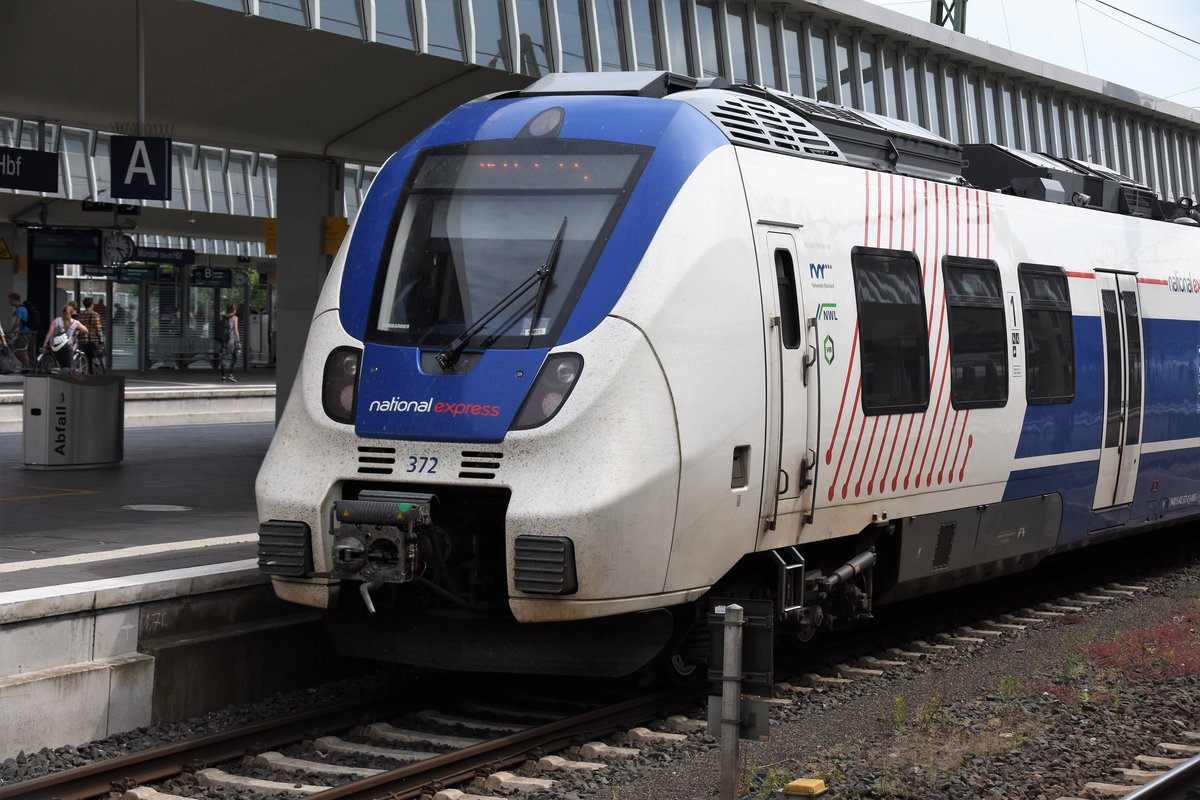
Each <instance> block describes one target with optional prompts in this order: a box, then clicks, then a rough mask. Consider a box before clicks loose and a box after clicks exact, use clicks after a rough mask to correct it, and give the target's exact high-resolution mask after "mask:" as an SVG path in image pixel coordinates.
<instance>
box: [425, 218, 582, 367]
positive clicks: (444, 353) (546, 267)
mask: <svg viewBox="0 0 1200 800" xmlns="http://www.w3.org/2000/svg"><path fill="white" fill-rule="evenodd" d="M566 230H567V218H566V217H563V221H562V225H560V226H559V228H558V235H557V236H555V237H554V242H553V243H552V244H551V245H550V253H549V255H547V256H546V263H545V264H542V265H541V266H540V267H538V268H537V269H536V270H534V271H533V274H532V275H530V276H529V277H528V278H526V279H525V280H523V281H521V283H520V285H519V286H517V288H515V289H513V290H512V291H511V292H509V293H508V294H507V295H505V296H504V297H503V298H502V299H501V300H500V302H498V303H496V305H494V306H492V307H491V308H490V309H488V310H487V312H486V313H485V314H484V315H483V316H482V317H480V318H479V319H478V320H477V321H476V322H475V324H473V325H471V327H469V328H467V329H466V330H465V331H463V332H462V333H460V334H459V335H458V336H456V337H454V341H452V342H450V344H448V345H446V346H445V347H444V348H443V349H442V350H440V351H439V352H438V354H437V355H436V356H434V359H435V360H436V361H437V363H438V365H439V366H441V368H442V371H443V372H450V371H452V370H453V369H454V365H455V364H457V363H458V359H459V358H461V357H462V352H463V350H465V349H466V347H467V343H468V342H470V341H471V339H472V337H474V336H475V334H477V333H479V332H480V331H481V330H483V329H484V328H486V327H487V326H488V325H489V324H491V322H492V320H494V319H495V318H496V317H498V316H500V314H501V312H503V311H504V309H506V308H508V307H509V306H511V305H512V304H513V303H514V302H516V300H517V298H518V297H520V296H521V295H523V294H525V292H527V291H529V288H530V287H531V286H533V285H534V284H541V288H540V289H539V290H538V296H537V300H536V301H535V303H534V305H535V308H534V318H533V319H532V320H531V321H530V323H529V331H530V341H532V339H533V330H534V325H536V323H537V314H538V313H540V312H541V307H542V304H543V303H544V302H545V299H546V284H547V283H548V282H549V280H550V277H551V276H552V275H554V268H555V266H557V264H558V253H559V251H560V250H561V249H562V242H563V235H564V234H565V233H566ZM511 324H512V320H509V322H508V323H507V324H506V325H504V326H503V327H502V328H501V330H500V331H497V332H496V333H494V334H492V335H491V336H489V337H488V338H487V340H486V341H485V342H484V345H483V346H484V348H485V349H486V348H487V346H488V345H490V344H491V343H492V342H494V341H495V340H496V337H497V336H499V335H500V333H501V332H503V331H504V330H507V329H508V326H509V325H511Z"/></svg>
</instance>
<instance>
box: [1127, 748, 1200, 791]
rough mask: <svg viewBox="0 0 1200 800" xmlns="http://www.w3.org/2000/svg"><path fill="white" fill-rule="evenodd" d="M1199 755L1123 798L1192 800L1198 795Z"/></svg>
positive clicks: (1199, 777) (1199, 780)
mask: <svg viewBox="0 0 1200 800" xmlns="http://www.w3.org/2000/svg"><path fill="white" fill-rule="evenodd" d="M1198 786H1200V756H1193V757H1192V758H1189V759H1188V760H1187V761H1185V762H1183V763H1182V764H1180V765H1179V766H1177V767H1174V768H1173V769H1171V770H1169V771H1168V772H1165V773H1163V774H1162V775H1159V776H1158V777H1157V778H1155V779H1154V780H1152V781H1150V782H1149V783H1146V784H1142V785H1141V786H1139V787H1138V788H1137V789H1135V790H1133V791H1132V792H1130V793H1129V794H1127V795H1125V797H1124V799H1123V800H1192V798H1196V797H1200V793H1198V792H1197V791H1196V787H1198Z"/></svg>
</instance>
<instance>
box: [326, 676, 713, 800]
mask: <svg viewBox="0 0 1200 800" xmlns="http://www.w3.org/2000/svg"><path fill="white" fill-rule="evenodd" d="M705 691H706V687H705V686H700V687H691V686H689V687H675V688H672V689H667V690H663V691H659V692H656V693H655V694H652V695H648V696H646V697H640V698H635V699H632V700H626V701H623V702H620V703H617V704H615V705H611V706H607V707H605V708H600V709H596V710H594V711H588V712H586V713H583V714H578V715H576V716H573V717H566V718H564V719H561V720H558V721H556V722H552V723H549V724H547V725H539V726H537V727H535V728H530V729H528V730H525V731H521V732H519V733H516V734H513V735H511V736H505V737H503V738H500V739H493V740H490V741H487V742H483V743H481V744H477V745H472V746H471V747H467V748H464V749H462V750H456V751H454V752H453V753H446V754H444V755H440V756H435V757H434V758H430V759H426V760H424V761H419V762H417V763H415V764H409V765H407V766H404V767H401V768H399V769H394V770H391V771H389V772H384V773H381V774H379V775H374V776H372V777H370V778H366V779H365V780H361V781H355V782H354V783H348V784H345V785H344V786H339V787H336V788H333V789H329V790H327V791H324V792H318V793H317V794H314V795H310V797H311V798H312V800H380V799H381V798H387V799H388V800H403V798H410V797H417V796H419V795H421V794H422V793H424V792H426V791H428V790H429V787H430V786H431V785H435V784H436V785H439V786H444V785H450V784H455V783H463V782H465V781H468V780H470V779H471V778H473V777H475V775H476V774H477V773H478V772H479V771H480V770H484V769H486V770H489V771H495V770H497V769H500V768H502V767H507V766H511V765H513V764H519V763H522V762H523V761H525V760H527V759H528V758H529V752H530V751H531V750H538V749H544V750H561V749H563V748H565V747H568V746H569V745H571V744H572V743H575V742H576V741H578V740H580V739H582V738H595V737H599V736H605V735H608V734H609V733H611V732H612V731H614V730H617V729H618V728H620V727H623V726H625V725H628V724H631V723H633V722H641V721H643V720H648V719H652V718H654V717H656V716H659V715H661V714H662V712H663V711H665V710H671V711H675V710H678V709H680V708H683V707H687V706H691V705H695V704H696V702H697V701H698V700H699V699H700V698H701V697H702V696H703V695H704V693H705Z"/></svg>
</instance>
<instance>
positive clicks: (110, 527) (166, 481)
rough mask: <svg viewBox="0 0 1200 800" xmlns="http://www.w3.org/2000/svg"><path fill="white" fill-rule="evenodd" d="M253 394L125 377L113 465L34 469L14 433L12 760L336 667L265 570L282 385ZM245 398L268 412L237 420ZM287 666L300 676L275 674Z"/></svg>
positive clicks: (1, 476)
mask: <svg viewBox="0 0 1200 800" xmlns="http://www.w3.org/2000/svg"><path fill="white" fill-rule="evenodd" d="M5 377H6V378H7V380H4V381H3V382H0V403H3V404H4V405H5V406H11V407H15V408H16V409H17V410H18V416H17V418H18V420H20V416H19V411H20V409H21V408H22V405H23V403H22V401H23V386H22V380H21V379H20V378H19V377H17V379H16V380H13V378H12V376H5ZM238 380H239V383H237V384H232V385H230V384H222V383H221V381H220V376H219V374H217V373H215V372H200V371H187V372H182V373H176V372H174V371H171V372H169V373H166V374H162V375H159V374H156V373H151V374H145V373H140V374H138V373H133V374H129V375H127V376H126V419H125V422H126V429H125V433H124V452H123V459H122V461H121V462H120V464H118V465H115V466H106V467H98V468H93V469H65V470H44V469H36V470H35V469H28V468H26V467H25V465H24V463H23V462H24V441H23V434H22V432H21V430H20V426H19V424H18V426H17V429H16V430H8V431H7V432H0V717H3V718H4V719H5V720H6V722H10V723H12V724H11V725H2V726H0V759H3V758H7V757H10V756H12V755H15V754H16V753H17V752H19V751H20V750H25V751H26V752H29V751H30V749H31V748H32V749H37V748H39V747H42V746H49V747H54V746H58V745H62V744H78V743H81V742H84V741H89V740H92V739H98V738H103V737H105V736H107V735H112V734H115V733H118V732H122V731H128V730H131V729H133V728H135V727H139V726H142V725H147V724H151V723H153V722H163V721H172V720H179V719H185V718H188V717H189V716H193V715H195V714H198V713H203V712H205V711H208V710H212V709H215V708H219V707H222V706H224V705H226V704H228V703H232V702H246V701H249V700H252V699H256V698H259V697H262V696H266V695H267V694H270V693H272V692H275V691H280V690H286V689H288V688H295V687H298V686H303V685H310V684H308V683H307V681H316V680H318V679H320V678H321V677H322V675H323V674H324V673H322V672H321V670H324V669H328V668H329V664H328V661H327V660H322V659H320V658H312V657H310V656H311V654H312V653H313V652H317V653H320V652H323V651H327V650H328V647H327V646H326V645H325V644H324V643H323V639H322V636H323V627H322V626H321V624H320V621H319V615H318V614H316V613H315V612H314V611H312V610H311V609H302V608H299V607H296V606H292V605H289V604H285V603H282V602H281V601H278V600H277V599H276V598H275V597H274V593H273V592H272V591H271V588H270V584H269V581H268V580H267V579H266V578H264V577H263V576H262V575H261V573H259V571H258V568H257V539H258V536H257V531H258V515H257V511H256V509H255V503H254V481H255V477H256V475H257V473H258V468H259V465H260V464H261V463H262V460H263V457H264V456H265V454H266V451H267V448H268V446H269V445H270V442H271V437H272V435H273V433H274V430H275V424H274V402H275V401H274V395H275V385H274V374H273V373H272V372H268V371H261V372H250V373H239V374H238ZM139 395H140V397H138V396H139ZM135 397H137V401H136V402H135V401H134V399H133V398H135ZM247 400H250V401H253V402H255V403H259V404H260V405H261V407H260V408H259V409H257V410H255V409H253V408H250V409H246V408H243V409H241V410H238V409H237V407H236V403H239V402H245V401H247ZM231 403H233V404H234V405H231ZM214 407H216V410H215V411H214ZM0 408H3V406H0ZM230 418H232V419H234V420H237V421H228V420H229V419H230ZM245 418H249V419H248V421H241V420H243V419H245ZM180 419H182V420H186V422H185V423H184V424H172V423H173V421H174V420H180ZM279 658H283V659H284V661H283V664H285V665H286V667H285V668H282V669H277V670H275V671H272V670H268V669H265V668H262V665H265V664H268V663H271V662H272V661H274V660H275V659H279ZM238 665H240V666H238ZM231 666H234V667H235V669H236V671H235V672H234V673H232V674H231V672H230V667H231ZM51 708H52V709H55V713H53V714H47V713H46V710H47V709H51Z"/></svg>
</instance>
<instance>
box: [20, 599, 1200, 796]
mask: <svg viewBox="0 0 1200 800" xmlns="http://www.w3.org/2000/svg"><path fill="white" fill-rule="evenodd" d="M1057 585H1058V586H1059V587H1060V588H1061V584H1057ZM1144 589H1145V587H1143V586H1140V585H1137V584H1106V585H1103V586H1100V587H1095V586H1094V587H1093V588H1091V589H1089V590H1081V591H1077V592H1075V593H1073V594H1071V595H1068V596H1060V595H1055V594H1054V593H1049V594H1046V593H1045V591H1044V587H1043V590H1042V594H1041V596H1042V597H1044V598H1045V597H1048V598H1052V599H1045V600H1042V601H1041V602H1039V603H1036V604H1034V605H1030V606H1022V607H1016V606H1013V605H1007V608H1008V609H1010V610H1008V611H1004V610H1000V608H999V607H997V606H995V604H994V602H992V603H991V604H988V603H987V602H985V601H981V602H980V604H979V605H977V606H971V605H969V604H958V605H956V608H955V609H954V613H953V614H947V613H941V614H933V615H925V616H921V617H920V618H919V619H912V618H911V616H910V618H909V619H908V620H907V622H906V623H903V624H895V625H890V626H889V627H886V628H876V629H874V630H871V631H866V632H863V633H860V634H855V635H853V636H846V637H842V638H839V639H836V640H832V641H829V642H826V643H823V644H821V645H820V646H816V647H806V652H804V653H800V654H793V655H791V656H787V657H783V658H781V659H780V660H779V662H778V664H777V676H778V677H779V678H780V679H781V682H780V683H779V684H778V686H777V688H778V690H779V693H780V694H781V695H782V699H781V701H780V702H782V703H790V702H797V701H801V700H802V698H803V697H804V696H806V695H808V694H810V693H813V692H818V693H820V692H825V691H836V690H837V689H838V688H839V687H841V686H844V685H846V684H848V683H851V682H854V681H859V680H871V679H874V678H877V677H881V676H883V675H886V674H887V673H888V672H890V671H891V670H895V669H903V668H904V667H905V666H906V665H907V664H908V663H909V662H911V661H914V660H917V659H929V658H937V657H938V656H939V654H943V653H947V652H950V651H954V650H958V649H960V648H964V647H968V648H969V647H977V646H980V645H983V644H985V643H986V642H987V641H988V640H990V639H995V638H998V637H1010V636H1018V635H1020V634H1021V633H1022V632H1023V631H1025V630H1028V629H1030V628H1032V627H1036V626H1039V625H1044V624H1048V623H1053V622H1054V621H1056V620H1057V621H1061V620H1064V618H1069V617H1072V616H1077V615H1081V614H1086V613H1088V612H1089V611H1090V610H1091V609H1093V608H1095V607H1098V606H1102V605H1105V604H1108V603H1112V602H1114V601H1119V600H1121V599H1128V598H1131V597H1134V596H1136V595H1137V594H1139V593H1140V592H1142V591H1144ZM993 601H994V598H993ZM1009 602H1011V598H1010V599H1009ZM944 611H945V606H944V604H943V612H944ZM971 614H974V615H976V616H974V617H973V618H971V619H969V620H967V621H964V619H965V617H964V615H971ZM985 615H986V616H985ZM881 621H882V620H881ZM939 628H940V630H939ZM906 637H907V638H906ZM705 692H706V688H705V687H703V686H700V687H693V688H673V689H668V690H661V691H655V692H653V693H650V694H647V695H645V696H641V697H632V698H630V697H628V696H627V695H625V696H618V697H616V698H608V699H609V702H604V698H603V697H598V696H596V693H595V692H594V691H591V690H589V689H587V688H582V687H576V690H575V695H574V698H573V699H572V698H569V697H558V698H555V697H554V696H553V695H552V694H539V693H537V692H535V693H534V694H532V695H529V696H521V695H520V694H519V693H517V692H516V691H512V692H510V693H509V696H508V697H506V698H505V702H500V703H497V702H494V701H490V700H486V699H485V700H473V701H472V700H466V701H463V700H460V701H458V703H457V707H455V708H454V709H453V711H452V713H447V714H442V713H439V712H436V711H434V710H432V709H423V708H422V704H424V703H429V702H433V699H434V698H439V699H441V698H447V697H454V696H457V695H459V694H460V693H461V686H460V685H455V684H452V683H451V682H450V681H448V680H445V679H439V680H428V681H426V682H424V683H419V684H406V686H405V694H404V696H403V697H396V696H374V697H368V698H364V699H362V700H358V701H354V702H350V703H343V704H341V705H339V706H337V707H335V708H329V709H323V710H319V711H311V712H307V713H304V714H299V715H295V716H294V717H290V718H288V719H285V720H279V721H274V722H269V723H261V724H258V725H254V726H251V727H249V728H244V729H239V730H233V731H229V732H226V733H221V734H215V735H211V736H207V737H204V738H202V739H197V740H193V741H188V742H181V743H176V744H172V745H169V746H166V747H162V748H157V749H155V750H149V751H145V752H143V753H138V754H133V755H130V756H125V757H122V758H119V759H113V760H109V761H105V762H98V763H96V764H92V765H89V766H86V767H81V768H77V769H73V770H68V771H65V772H61V773H57V774H54V775H49V776H46V777H43V778H39V779H36V780H33V781H28V782H25V783H21V784H15V785H12V786H7V787H5V786H0V800H13V799H14V798H30V799H31V800H40V799H41V798H45V799H46V800H49V799H50V798H59V800H75V799H76V798H78V799H79V800H84V799H85V798H96V797H102V796H108V797H113V798H116V797H127V798H130V800H153V799H154V798H162V797H164V796H165V797H171V796H172V795H175V792H180V793H181V794H182V795H186V794H188V792H187V791H186V786H184V784H187V783H188V781H192V782H193V783H194V784H195V785H200V786H204V787H213V786H216V787H225V788H226V789H227V790H229V791H230V792H238V791H244V790H247V786H248V785H249V783H250V782H252V781H253V780H254V779H255V777H256V773H258V774H263V773H274V775H275V783H276V784H277V785H271V784H267V783H259V784H257V785H256V786H255V788H254V791H256V792H259V793H265V794H271V793H279V794H292V795H296V794H313V795H319V796H320V797H321V798H325V799H327V800H340V799H341V798H356V799H358V798H382V797H388V798H407V797H416V796H418V795H421V794H430V793H435V792H440V794H439V795H438V797H439V800H455V798H464V797H470V795H465V794H463V793H462V790H460V789H455V788H446V787H454V786H461V785H464V784H468V783H471V782H473V781H474V786H475V787H476V788H475V790H476V791H484V790H483V789H482V788H480V787H482V786H485V785H486V786H488V787H490V788H491V789H492V790H495V791H502V792H511V791H514V790H516V789H518V787H520V786H522V785H524V786H534V787H537V786H549V785H550V784H549V781H552V780H553V778H547V777H545V775H546V774H549V773H551V772H553V771H561V770H566V771H570V770H599V769H601V766H602V765H603V764H604V763H606V762H609V761H611V760H613V759H620V758H622V757H628V756H629V755H630V752H629V751H628V750H627V749H626V750H622V749H621V748H613V747H612V746H611V745H608V744H605V743H603V742H599V741H592V740H598V739H602V738H604V737H607V736H610V735H611V734H612V733H613V732H615V731H620V730H622V729H625V728H628V727H631V726H635V725H638V724H640V723H642V722H645V721H647V720H650V719H661V718H664V717H666V716H668V715H670V714H672V713H675V712H678V711H683V710H691V711H692V713H693V714H694V715H696V714H698V713H699V712H698V711H697V710H696V709H698V708H699V707H700V704H701V701H702V699H703V695H704V694H705ZM589 693H592V694H593V699H591V700H584V699H579V697H580V696H581V695H584V696H586V695H587V694H589ZM556 704H557V705H556ZM464 715H465V716H464ZM380 719H390V720H393V721H396V722H397V724H398V725H400V726H401V727H396V726H393V725H391V724H388V723H382V722H377V721H375V720H380ZM679 724H680V726H681V727H682V729H683V730H685V731H686V730H696V729H703V728H704V726H703V724H702V723H699V722H694V721H693V722H691V723H690V724H688V723H687V722H686V721H684V722H681V723H679ZM347 731H348V733H347V734H346V738H343V736H342V735H339V734H340V733H342V732H347ZM640 735H641V736H644V737H646V739H647V740H648V741H647V742H646V743H645V744H644V745H639V746H653V745H652V744H651V742H652V741H653V739H654V738H656V736H657V737H665V738H667V739H668V740H669V739H670V738H671V737H674V738H675V739H679V738H683V736H682V734H681V733H680V732H678V731H667V732H658V733H657V734H656V733H655V732H648V731H647V732H645V733H642V734H640ZM1190 737H1194V738H1190ZM301 743H305V744H303V745H302V744H301ZM305 748H307V750H305ZM568 748H570V749H571V752H570V755H571V758H569V759H562V758H561V757H558V758H556V757H553V756H549V755H548V754H553V753H556V752H562V751H564V750H566V749H568ZM1162 750H1163V752H1159V753H1155V754H1147V755H1145V756H1142V757H1139V759H1138V760H1137V762H1136V763H1134V764H1133V765H1131V766H1129V767H1128V768H1122V769H1121V771H1119V772H1118V773H1117V774H1118V775H1119V778H1118V780H1121V781H1125V783H1113V784H1109V785H1101V784H1098V783H1097V784H1095V785H1089V786H1088V787H1085V790H1081V793H1083V794H1084V795H1085V796H1086V797H1088V798H1099V797H1120V796H1123V795H1122V793H1121V792H1126V793H1128V792H1132V791H1135V790H1136V791H1140V792H1142V793H1141V794H1138V795H1131V796H1133V797H1136V798H1137V800H1175V799H1176V798H1183V797H1185V796H1186V795H1185V794H1180V793H1179V792H1180V791H1181V790H1179V789H1178V788H1177V787H1178V786H1180V785H1188V786H1190V785H1191V784H1194V783H1195V782H1196V781H1197V780H1198V778H1197V772H1198V771H1200V765H1196V764H1191V763H1190V762H1188V761H1187V759H1188V756H1190V755H1193V754H1200V734H1189V739H1188V741H1185V742H1178V743H1164V745H1163V748H1162ZM634 752H636V751H634ZM289 753H290V754H289ZM247 754H250V755H247ZM1197 760H1198V759H1192V761H1197ZM581 762H582V763H581ZM364 763H369V764H371V766H364ZM247 765H251V766H249V767H248V766H247ZM521 765H526V766H530V765H533V766H535V770H534V772H535V774H537V775H538V776H539V777H529V776H521V775H515V774H513V773H512V772H510V771H509V770H512V768H513V767H519V766H521ZM1175 770H1178V771H1180V773H1181V774H1183V777H1182V778H1179V777H1169V776H1170V774H1171V773H1172V772H1174V771H1175ZM517 771H518V772H520V771H525V772H530V770H517ZM239 773H241V774H239ZM284 774H286V775H287V777H286V779H283V780H280V776H282V775H284ZM181 775H185V776H190V777H186V778H184V779H183V780H182V781H181V780H180V778H179V776H181ZM476 778H479V779H485V780H474V779H476ZM258 780H260V781H261V780H264V778H261V777H259V778H258ZM530 781H533V783H530ZM538 781H542V782H543V783H541V784H539V783H537V782H538ZM1133 781H1137V782H1139V783H1141V784H1144V785H1143V786H1142V788H1141V789H1138V788H1137V786H1138V783H1132V782H1133ZM1186 781H1191V783H1190V784H1189V783H1186ZM1181 782H1185V783H1181ZM1156 783H1162V784H1164V785H1166V787H1167V788H1162V789H1160V788H1157V786H1156ZM154 786H157V787H158V788H157V789H156V788H152V787H154ZM181 786H183V787H184V788H180V787H181ZM1171 787H1176V788H1174V789H1172V788H1171ZM1171 791H1174V792H1175V794H1171V793H1162V794H1156V793H1155V792H1171ZM167 792H169V793H168V794H163V793H167ZM1106 792H1107V793H1106Z"/></svg>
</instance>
